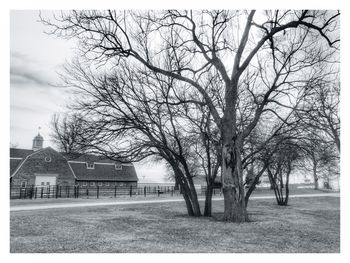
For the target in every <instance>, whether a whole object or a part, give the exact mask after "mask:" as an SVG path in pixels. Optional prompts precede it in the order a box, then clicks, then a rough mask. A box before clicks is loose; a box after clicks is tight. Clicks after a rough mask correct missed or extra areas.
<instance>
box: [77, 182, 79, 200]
mask: <svg viewBox="0 0 350 263" xmlns="http://www.w3.org/2000/svg"><path fill="white" fill-rule="evenodd" d="M77 198H79V185H78V186H77Z"/></svg>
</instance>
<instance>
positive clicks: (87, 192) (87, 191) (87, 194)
mask: <svg viewBox="0 0 350 263" xmlns="http://www.w3.org/2000/svg"><path fill="white" fill-rule="evenodd" d="M86 196H87V197H88V198H89V188H88V187H87V186H86Z"/></svg>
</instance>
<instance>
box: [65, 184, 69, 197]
mask: <svg viewBox="0 0 350 263" xmlns="http://www.w3.org/2000/svg"><path fill="white" fill-rule="evenodd" d="M69 189H70V186H69V185H67V189H66V190H68V191H66V196H67V197H68V198H69Z"/></svg>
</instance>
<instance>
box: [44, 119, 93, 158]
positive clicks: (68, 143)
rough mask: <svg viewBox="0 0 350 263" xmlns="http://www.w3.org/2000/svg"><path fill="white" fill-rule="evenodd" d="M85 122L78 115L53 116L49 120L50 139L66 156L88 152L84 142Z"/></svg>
mask: <svg viewBox="0 0 350 263" xmlns="http://www.w3.org/2000/svg"><path fill="white" fill-rule="evenodd" d="M85 126H86V121H85V120H84V119H83V117H82V116H80V115H78V114H65V115H64V116H63V117H61V116H60V115H59V114H54V115H53V116H52V120H51V130H52V132H51V134H50V136H51V139H52V141H53V142H54V143H55V144H56V146H57V147H58V149H59V150H60V151H62V152H64V153H66V154H81V153H84V152H85V151H87V150H88V145H87V144H86V143H85V141H84V136H83V135H84V133H85V132H86V128H87V127H85Z"/></svg>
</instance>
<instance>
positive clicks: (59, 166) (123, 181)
mask: <svg viewBox="0 0 350 263" xmlns="http://www.w3.org/2000/svg"><path fill="white" fill-rule="evenodd" d="M43 142H44V139H43V137H42V136H41V135H40V134H38V135H37V136H35V137H34V139H33V147H32V149H17V148H10V184H11V187H27V186H51V185H61V186H73V185H79V186H80V185H81V186H126V187H127V186H133V187H136V186H137V181H138V178H137V174H136V170H135V167H134V165H133V164H132V163H118V162H115V161H112V160H110V159H107V158H105V157H101V156H96V155H91V154H83V155H81V154H74V155H72V154H69V155H68V154H65V153H60V152H58V151H56V150H55V149H53V148H51V147H45V148H44V147H43Z"/></svg>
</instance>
